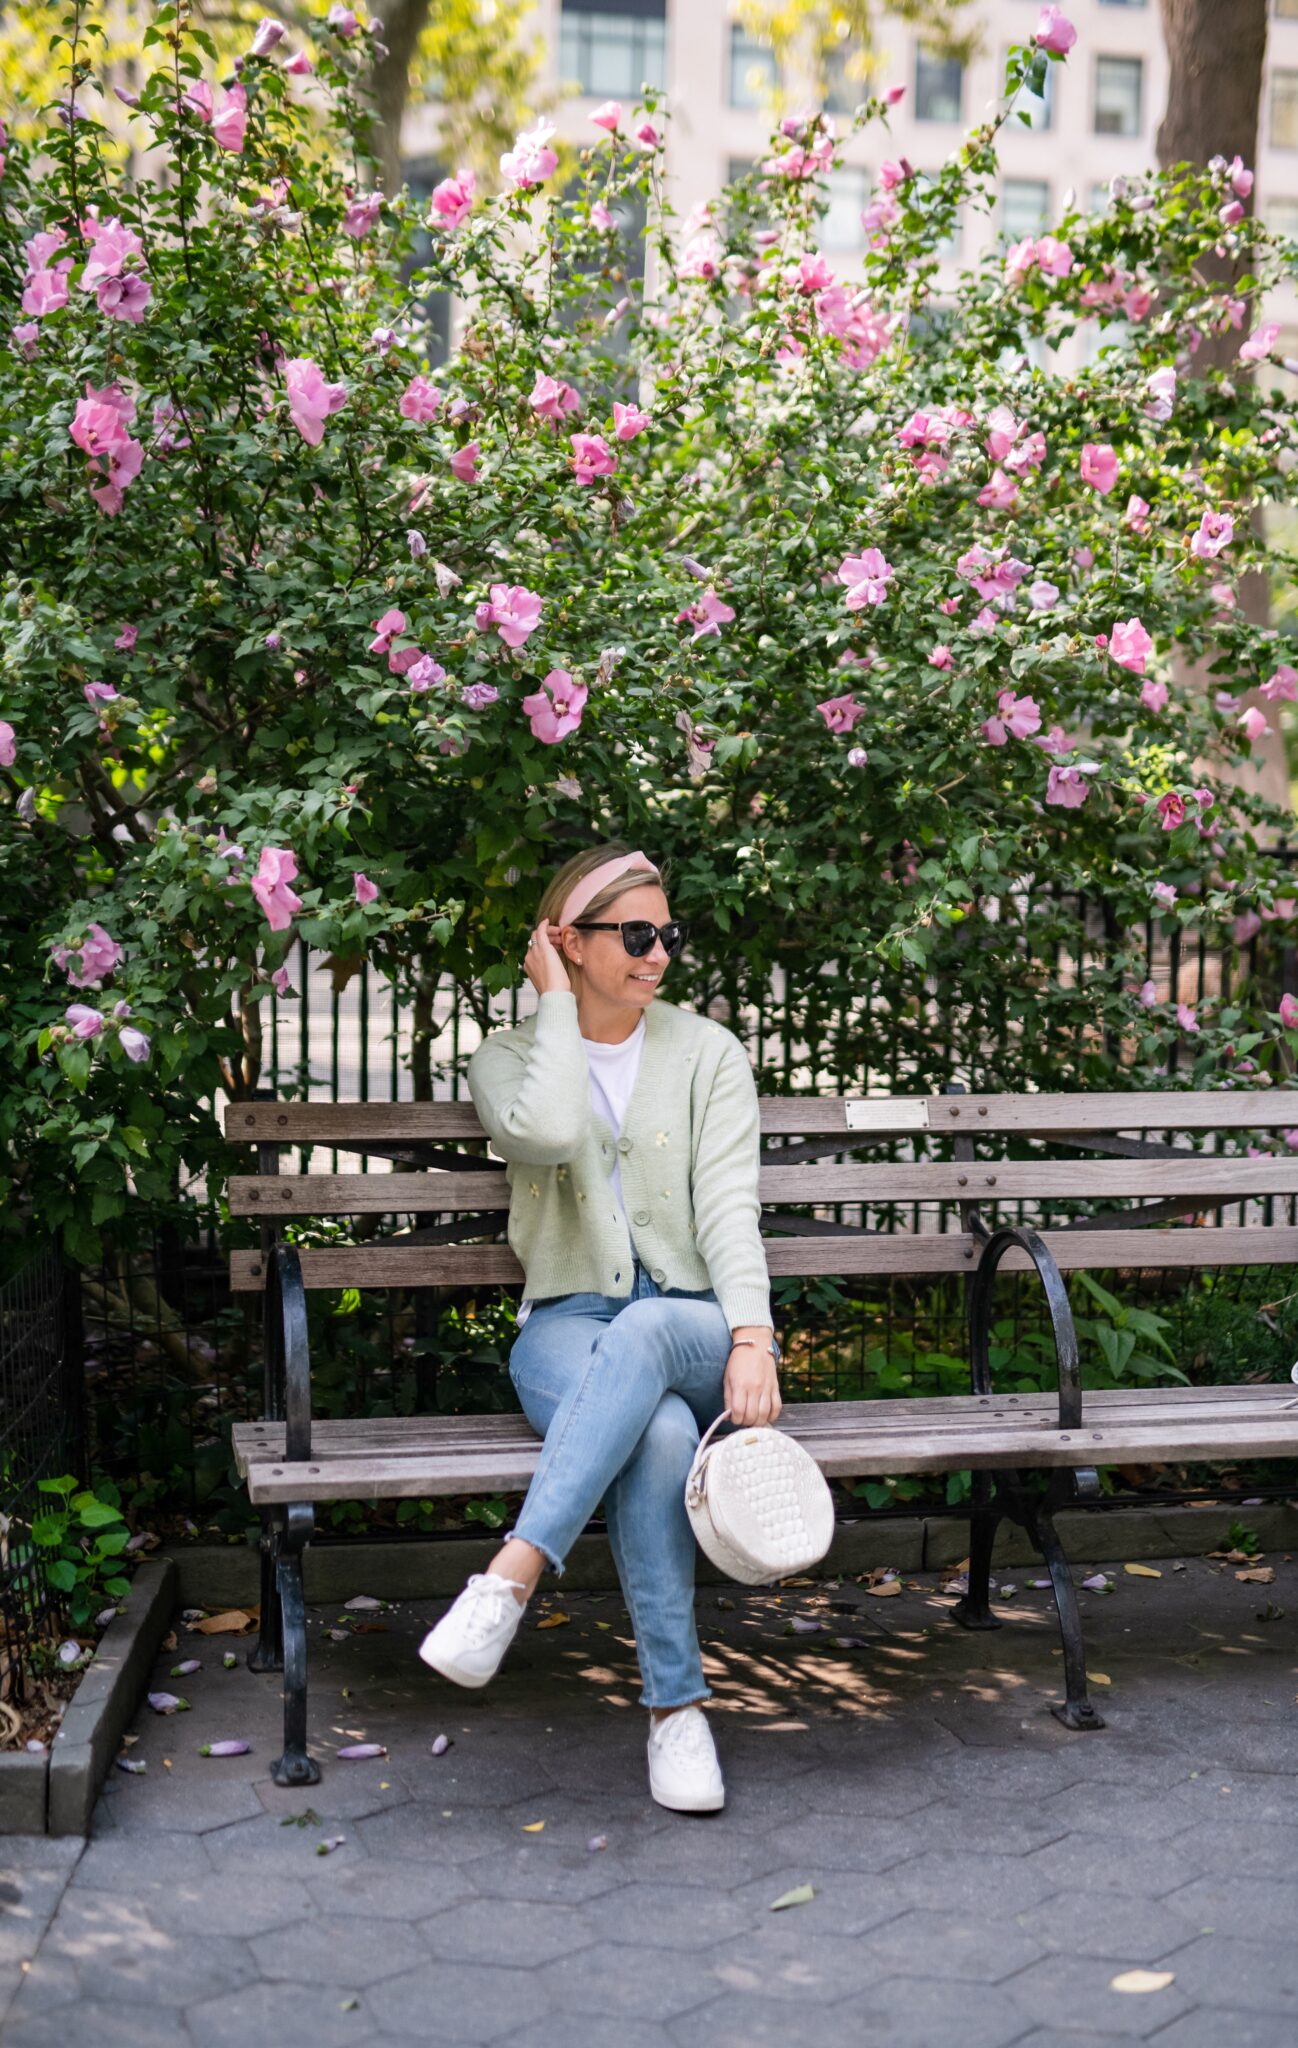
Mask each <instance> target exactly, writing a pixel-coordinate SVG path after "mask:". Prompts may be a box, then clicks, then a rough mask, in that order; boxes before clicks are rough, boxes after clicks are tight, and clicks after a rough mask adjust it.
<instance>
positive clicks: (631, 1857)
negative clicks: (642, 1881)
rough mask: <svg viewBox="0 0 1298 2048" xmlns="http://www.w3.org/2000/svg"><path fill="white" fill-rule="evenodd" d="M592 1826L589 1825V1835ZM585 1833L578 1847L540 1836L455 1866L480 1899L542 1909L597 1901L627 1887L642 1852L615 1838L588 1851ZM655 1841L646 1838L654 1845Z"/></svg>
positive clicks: (641, 1846) (589, 1836)
mask: <svg viewBox="0 0 1298 2048" xmlns="http://www.w3.org/2000/svg"><path fill="white" fill-rule="evenodd" d="M594 1826H595V1823H594V1822H593V1821H587V1822H586V1823H585V1827H586V1829H587V1830H591V1829H593V1828H594ZM592 1839H593V1836H592V1834H591V1833H589V1832H587V1833H586V1837H585V1841H583V1843H582V1844H581V1846H580V1847H579V1848H573V1847H566V1846H565V1847H560V1846H559V1845H558V1844H557V1843H554V1844H550V1843H547V1842H546V1839H545V1837H544V1836H541V1837H540V1838H539V1840H538V1842H537V1844H536V1846H533V1844H532V1843H531V1842H530V1841H529V1842H528V1843H527V1845H526V1847H523V1848H517V1849H493V1850H491V1851H490V1852H489V1853H488V1854H487V1855H485V1856H475V1857H474V1858H473V1860H472V1862H471V1863H465V1864H458V1865H457V1866H456V1868H457V1869H459V1870H461V1871H463V1873H464V1875H465V1877H466V1879H468V1878H470V1877H471V1880H472V1884H473V1889H474V1893H475V1895H477V1896H480V1897H482V1898H484V1899H536V1900H538V1901H539V1902H541V1903H542V1904H546V1905H556V1906H558V1905H570V1906H579V1905H580V1904H581V1902H582V1900H583V1899H593V1898H598V1897H600V1896H601V1895H602V1894H603V1893H605V1892H611V1891H615V1890H616V1889H617V1887H618V1885H620V1884H629V1883H630V1882H631V1880H632V1879H633V1878H634V1877H635V1876H636V1875H637V1874H638V1873H639V1872H640V1870H641V1868H642V1863H641V1858H642V1855H643V1852H644V1849H645V1847H646V1844H645V1843H643V1842H636V1843H634V1844H630V1845H628V1846H626V1847H625V1848H623V1847H622V1846H621V1845H620V1844H618V1843H617V1841H616V1837H613V1838H611V1839H610V1838H609V1837H607V1836H606V1837H605V1840H606V1841H607V1842H608V1847H607V1848H606V1849H595V1850H590V1849H588V1848H587V1847H586V1845H585V1844H586V1842H587V1841H590V1840H592ZM652 1839H653V1837H652V1836H651V1837H650V1840H652Z"/></svg>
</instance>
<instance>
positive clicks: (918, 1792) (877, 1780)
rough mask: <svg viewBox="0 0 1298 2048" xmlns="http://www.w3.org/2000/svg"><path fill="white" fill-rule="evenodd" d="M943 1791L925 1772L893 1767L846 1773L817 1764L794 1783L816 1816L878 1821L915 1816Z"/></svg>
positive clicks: (840, 1767)
mask: <svg viewBox="0 0 1298 2048" xmlns="http://www.w3.org/2000/svg"><path fill="white" fill-rule="evenodd" d="M942 1793H943V1787H942V1786H941V1785H940V1784H939V1783H938V1782H937V1780H936V1778H935V1777H933V1776H932V1775H931V1774H930V1773H929V1772H928V1771H923V1770H915V1769H908V1768H907V1767H906V1766H905V1765H895V1766H894V1767H893V1768H892V1769H890V1770H878V1769H876V1768H875V1767H874V1766H873V1765H872V1764H869V1763H867V1764H865V1765H863V1766H858V1768H856V1769H855V1770H850V1769H845V1768H844V1767H843V1765H842V1764H826V1763H820V1764H817V1765H816V1766H815V1767H814V1769H812V1770H810V1771H807V1772H805V1773H804V1774H803V1775H802V1776H801V1777H800V1778H798V1780H797V1783H796V1794H797V1797H798V1798H799V1799H800V1800H801V1801H802V1804H803V1806H804V1807H808V1806H809V1807H812V1808H814V1810H815V1811H816V1812H817V1813H862V1814H872V1815H876V1816H877V1817H878V1818H879V1819H882V1820H888V1819H896V1818H900V1817H901V1816H903V1815H905V1814H911V1813H918V1812H919V1811H920V1809H921V1808H922V1807H925V1806H930V1805H931V1804H932V1803H933V1801H934V1800H935V1799H938V1798H940V1797H941V1796H942Z"/></svg>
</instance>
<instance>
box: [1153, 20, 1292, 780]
mask: <svg viewBox="0 0 1298 2048" xmlns="http://www.w3.org/2000/svg"><path fill="white" fill-rule="evenodd" d="M1159 4H1160V6H1161V8H1162V16H1163V38H1164V41H1165V43H1166V45H1167V51H1168V57H1169V59H1170V63H1171V70H1170V74H1169V77H1168V81H1167V107H1166V110H1165V112H1164V114H1163V119H1162V121H1161V123H1160V124H1159V129H1158V135H1157V138H1156V145H1155V146H1156V148H1157V152H1158V161H1159V164H1160V166H1161V167H1162V168H1163V169H1164V170H1166V169H1168V168H1169V167H1170V166H1171V165H1173V164H1180V163H1191V164H1206V163H1207V162H1208V160H1209V158H1210V157H1214V156H1224V157H1225V158H1227V160H1229V159H1230V158H1232V157H1235V156H1238V157H1240V158H1242V159H1243V161H1244V163H1245V164H1246V165H1247V166H1248V167H1249V169H1250V170H1251V169H1252V167H1253V164H1254V161H1255V159H1256V156H1257V129H1258V107H1259V103H1260V101H1261V97H1262V65H1263V61H1264V59H1265V57H1266V31H1267V0H1231V4H1230V5H1229V6H1223V4H1222V0H1159ZM1244 206H1245V209H1246V211H1248V212H1252V209H1253V196H1252V194H1250V195H1249V197H1248V198H1247V199H1246V200H1245V201H1244ZM1201 268H1202V269H1203V272H1204V274H1205V276H1207V277H1210V278H1211V279H1213V280H1214V281H1217V280H1227V281H1231V282H1233V280H1234V278H1235V277H1236V276H1237V275H1238V274H1239V271H1240V266H1239V265H1238V264H1236V263H1232V262H1231V261H1230V260H1229V259H1226V260H1222V259H1218V258H1213V257H1211V256H1210V257H1207V258H1206V259H1205V260H1204V262H1203V264H1202V266H1201ZM1251 315H1252V306H1251V303H1250V304H1249V305H1248V306H1247V307H1246V310H1245V313H1244V324H1243V326H1242V327H1230V328H1227V330H1226V332H1225V333H1224V334H1213V335H1205V336H1204V338H1203V340H1202V341H1201V342H1200V344H1199V347H1198V349H1197V351H1196V353H1195V358H1194V362H1195V367H1196V369H1204V370H1207V369H1221V370H1228V371H1229V372H1230V374H1231V376H1233V377H1240V376H1247V375H1250V374H1255V373H1251V372H1249V371H1246V370H1245V369H1244V368H1243V367H1242V365H1241V364H1240V362H1239V346H1240V343H1241V342H1242V341H1243V339H1244V337H1245V335H1246V334H1247V332H1248V329H1249V326H1250V324H1251ZM1254 527H1255V531H1258V532H1259V533H1260V532H1261V514H1260V513H1258V514H1256V515H1255V518H1254ZM1239 602H1240V606H1241V609H1242V610H1243V612H1244V615H1245V617H1246V618H1248V619H1251V620H1252V621H1253V622H1254V624H1256V625H1263V626H1264V625H1265V624H1266V623H1267V620H1268V618H1269V615H1270V610H1269V604H1268V592H1267V578H1266V576H1265V575H1264V574H1263V573H1262V572H1261V571H1260V570H1250V571H1249V573H1248V574H1247V575H1245V576H1241V577H1240V579H1239ZM1197 666H1198V665H1194V666H1192V667H1189V668H1187V669H1186V670H1184V671H1183V679H1184V678H1193V677H1194V675H1195V672H1196V668H1197ZM1203 669H1204V670H1206V663H1205V664H1204V665H1203ZM1199 682H1200V687H1202V688H1204V689H1220V688H1221V687H1222V686H1223V684H1228V683H1229V678H1228V677H1222V676H1218V677H1215V678H1212V677H1208V676H1207V675H1206V673H1203V672H1202V671H1200V673H1199ZM1243 702H1244V704H1245V705H1250V704H1256V705H1257V706H1258V709H1259V710H1261V711H1262V712H1263V713H1264V714H1265V715H1266V720H1267V723H1268V725H1270V726H1271V728H1272V729H1271V731H1270V733H1269V734H1268V735H1267V736H1266V738H1265V739H1262V740H1260V741H1257V742H1255V743H1254V746H1253V753H1252V762H1251V764H1241V766H1240V767H1239V768H1236V769H1234V770H1232V771H1230V777H1231V780H1233V781H1236V782H1239V783H1241V784H1245V785H1247V786H1249V787H1252V788H1255V789H1257V788H1260V789H1261V791H1262V793H1263V794H1264V795H1265V796H1267V797H1269V798H1270V799H1271V800H1272V802H1273V803H1278V804H1283V805H1285V806H1286V807H1288V805H1289V803H1290V794H1289V768H1288V763H1287V760H1286V756H1285V745H1284V739H1283V737H1282V735H1281V733H1280V730H1279V712H1278V710H1277V707H1276V706H1275V705H1273V704H1268V703H1267V702H1266V700H1265V698H1259V697H1258V696H1257V694H1256V693H1255V692H1252V691H1250V692H1249V693H1248V694H1247V695H1246V696H1245V698H1244V699H1243Z"/></svg>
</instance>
